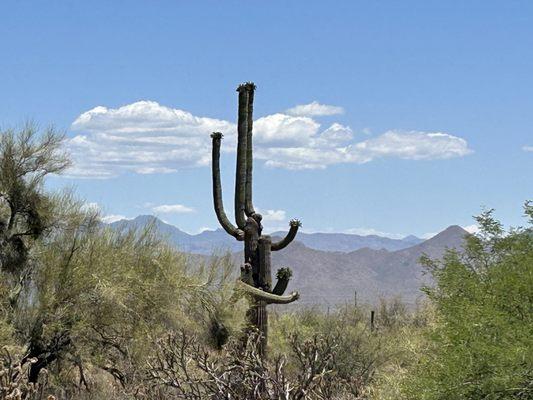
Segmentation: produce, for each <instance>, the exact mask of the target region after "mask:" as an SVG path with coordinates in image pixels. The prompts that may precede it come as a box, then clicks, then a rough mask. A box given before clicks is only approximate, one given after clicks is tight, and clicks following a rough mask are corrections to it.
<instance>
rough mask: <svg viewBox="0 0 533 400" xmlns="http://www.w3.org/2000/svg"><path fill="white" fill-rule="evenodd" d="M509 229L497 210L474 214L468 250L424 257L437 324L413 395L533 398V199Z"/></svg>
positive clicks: (409, 389)
mask: <svg viewBox="0 0 533 400" xmlns="http://www.w3.org/2000/svg"><path fill="white" fill-rule="evenodd" d="M525 214H526V216H528V218H529V221H528V222H529V224H528V226H526V227H525V228H518V229H511V230H510V231H509V232H505V231H504V229H503V227H502V225H501V223H500V222H498V221H497V220H496V219H494V217H493V212H492V210H490V211H486V212H484V213H483V214H481V215H480V216H479V217H477V218H476V219H477V222H478V224H479V226H480V232H479V233H478V234H475V235H468V236H467V237H466V243H465V246H464V252H457V251H449V252H448V253H447V255H446V256H445V258H444V259H443V261H442V262H438V261H435V260H430V259H428V258H426V259H424V263H425V264H426V265H427V267H428V268H429V269H430V270H431V271H432V273H433V276H434V278H435V281H436V285H435V286H434V287H431V288H427V289H426V291H427V294H428V295H429V297H430V299H431V300H432V301H433V302H434V304H435V306H436V312H437V319H438V321H437V324H436V325H435V328H434V329H433V330H432V331H431V333H430V336H429V342H428V351H426V352H425V354H424V355H423V357H422V358H421V361H420V364H419V367H418V368H416V369H415V370H414V371H413V372H412V376H411V379H409V381H408V383H407V385H406V394H407V398H409V399H428V400H429V399H442V400H445V399H473V400H475V399H531V398H533V335H532V332H533V229H532V226H531V225H532V223H533V206H532V204H531V202H527V203H526V205H525Z"/></svg>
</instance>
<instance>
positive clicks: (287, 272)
mask: <svg viewBox="0 0 533 400" xmlns="http://www.w3.org/2000/svg"><path fill="white" fill-rule="evenodd" d="M291 277H292V270H291V269H290V268H289V267H283V268H280V269H278V272H277V273H276V278H278V279H285V280H289V279H291Z"/></svg>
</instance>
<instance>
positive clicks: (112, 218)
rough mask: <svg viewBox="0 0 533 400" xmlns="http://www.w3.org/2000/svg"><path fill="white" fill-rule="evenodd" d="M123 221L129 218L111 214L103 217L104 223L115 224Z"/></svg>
mask: <svg viewBox="0 0 533 400" xmlns="http://www.w3.org/2000/svg"><path fill="white" fill-rule="evenodd" d="M123 219H129V218H126V217H125V216H124V215H117V214H110V215H106V216H104V217H102V222H104V223H106V224H112V223H113V222H117V221H122V220H123Z"/></svg>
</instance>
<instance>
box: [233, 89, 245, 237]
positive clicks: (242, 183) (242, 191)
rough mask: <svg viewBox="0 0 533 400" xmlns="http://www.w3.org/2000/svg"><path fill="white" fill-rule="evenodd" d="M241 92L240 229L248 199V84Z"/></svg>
mask: <svg viewBox="0 0 533 400" xmlns="http://www.w3.org/2000/svg"><path fill="white" fill-rule="evenodd" d="M237 91H238V92H239V115H238V121H237V169H236V172H235V222H236V223H237V227H238V228H240V229H243V228H244V225H245V224H246V217H245V214H244V203H245V201H246V150H247V146H246V139H247V137H246V136H247V134H248V89H247V85H246V84H242V85H240V86H239V87H238V88H237Z"/></svg>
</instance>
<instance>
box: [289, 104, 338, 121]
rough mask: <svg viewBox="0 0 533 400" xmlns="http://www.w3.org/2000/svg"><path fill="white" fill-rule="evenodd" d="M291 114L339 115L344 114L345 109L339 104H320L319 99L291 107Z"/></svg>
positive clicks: (300, 115) (312, 115)
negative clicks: (338, 105)
mask: <svg viewBox="0 0 533 400" xmlns="http://www.w3.org/2000/svg"><path fill="white" fill-rule="evenodd" d="M286 112H287V114H289V115H295V116H299V117H302V116H306V117H320V116H326V115H337V114H343V113H344V109H343V108H342V107H337V106H329V105H327V104H320V103H319V102H317V101H313V102H312V103H309V104H301V105H298V106H295V107H292V108H289V109H288V110H287V111H286Z"/></svg>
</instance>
